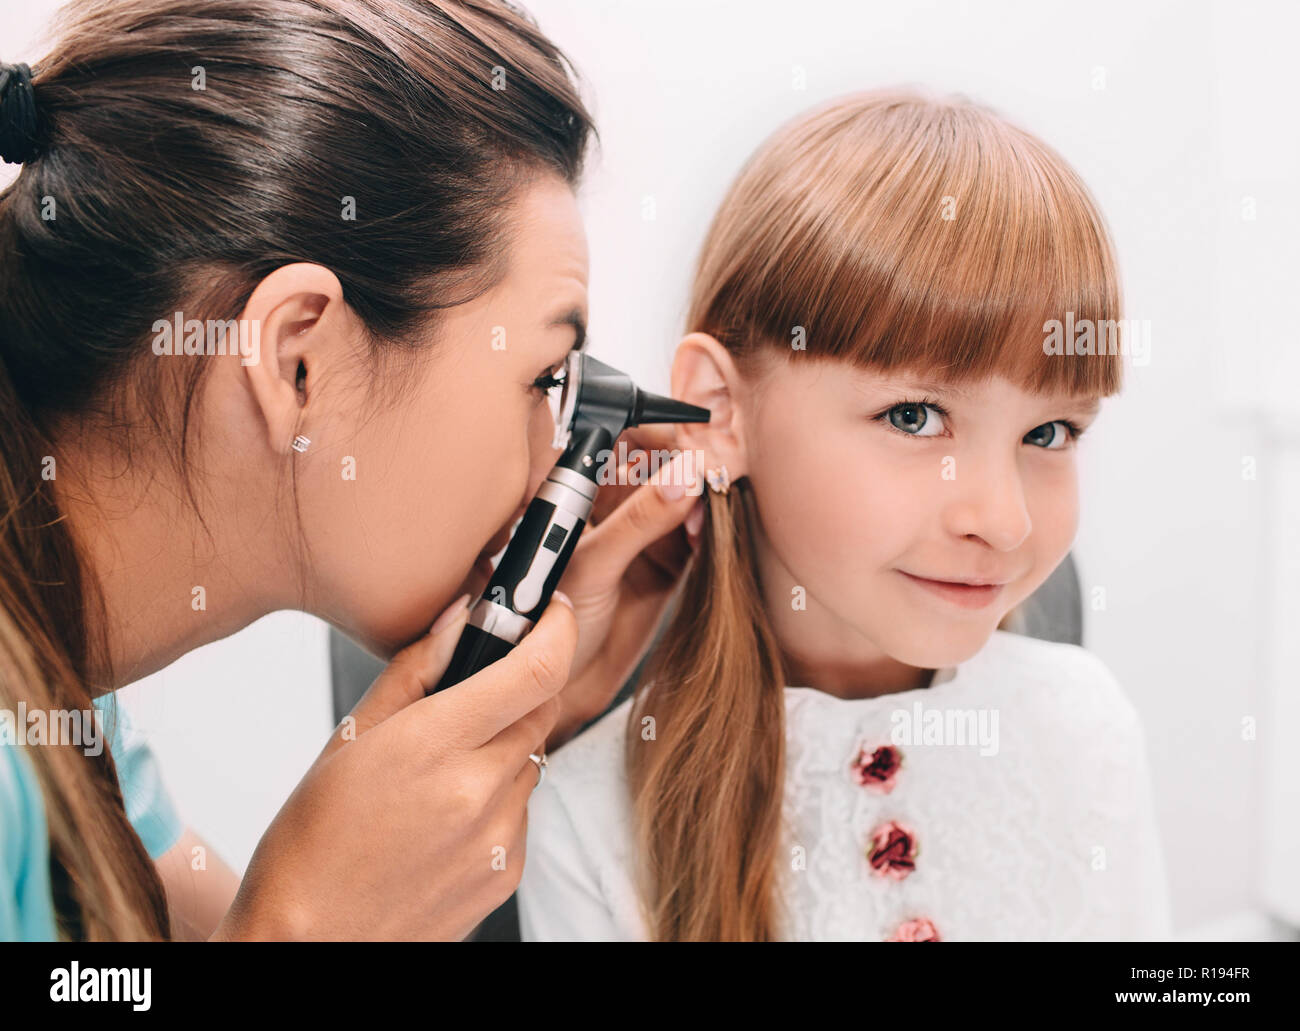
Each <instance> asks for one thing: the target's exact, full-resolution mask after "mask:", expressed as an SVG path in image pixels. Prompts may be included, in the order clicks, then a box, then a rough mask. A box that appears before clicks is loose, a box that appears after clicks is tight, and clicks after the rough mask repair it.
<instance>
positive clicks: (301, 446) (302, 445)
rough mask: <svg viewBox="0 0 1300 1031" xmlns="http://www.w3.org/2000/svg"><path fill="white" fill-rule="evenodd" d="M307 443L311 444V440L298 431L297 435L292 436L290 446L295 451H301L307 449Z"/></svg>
mask: <svg viewBox="0 0 1300 1031" xmlns="http://www.w3.org/2000/svg"><path fill="white" fill-rule="evenodd" d="M309 444H311V441H310V440H308V439H307V438H306V437H304V436H303V435H302V434H301V433H299V434H298V436H296V437H294V438H293V445H292V447H293V449H294V450H295V451H298V452H302V451H306V450H307V447H308V445H309Z"/></svg>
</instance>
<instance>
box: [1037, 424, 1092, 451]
mask: <svg viewBox="0 0 1300 1031" xmlns="http://www.w3.org/2000/svg"><path fill="white" fill-rule="evenodd" d="M1057 427H1060V428H1059V429H1058V428H1057ZM1082 433H1083V431H1082V430H1080V429H1079V427H1078V426H1076V425H1075V424H1074V423H1072V422H1070V421H1069V420H1068V419H1057V420H1056V421H1055V422H1045V423H1043V425H1041V426H1038V427H1036V428H1034V429H1032V430H1030V431H1029V432H1028V433H1026V434H1025V440H1027V441H1028V442H1029V443H1030V444H1036V445H1037V446H1039V447H1041V448H1042V449H1043V450H1044V451H1060V450H1062V449H1064V448H1066V447H1068V446H1069V444H1070V441H1072V440H1078V439H1079V437H1080V436H1081V435H1082Z"/></svg>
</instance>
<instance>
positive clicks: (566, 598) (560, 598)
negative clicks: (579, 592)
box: [551, 591, 573, 609]
mask: <svg viewBox="0 0 1300 1031" xmlns="http://www.w3.org/2000/svg"><path fill="white" fill-rule="evenodd" d="M551 597H552V598H555V599H556V600H557V601H561V602H563V603H564V604H565V605H567V606H569V608H570V609H572V608H573V601H572V599H570V598H569V596H568V595H567V594H565V593H564V592H563V591H555V592H554V593H553V594H552V595H551Z"/></svg>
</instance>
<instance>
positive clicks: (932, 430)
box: [876, 401, 948, 437]
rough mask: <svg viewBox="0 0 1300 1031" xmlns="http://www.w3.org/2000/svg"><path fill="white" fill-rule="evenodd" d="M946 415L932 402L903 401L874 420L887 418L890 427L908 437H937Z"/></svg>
mask: <svg viewBox="0 0 1300 1031" xmlns="http://www.w3.org/2000/svg"><path fill="white" fill-rule="evenodd" d="M931 412H933V413H934V414H933V415H931V414H929V413H931ZM947 414H948V413H947V412H945V411H944V410H943V409H942V408H941V407H939V405H937V404H934V403H933V402H929V401H904V402H903V403H902V404H897V405H894V407H893V408H890V409H889V410H888V411H886V412H884V413H882V415H878V416H876V418H877V419H880V418H884V417H888V419H889V423H890V425H891V426H893V427H894V428H895V429H896V430H898V431H899V432H900V433H905V434H906V435H907V436H909V437H937V436H939V435H940V434H942V433H943V419H944V417H945V416H946V415H947Z"/></svg>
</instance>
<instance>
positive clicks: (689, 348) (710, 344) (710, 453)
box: [672, 333, 749, 481]
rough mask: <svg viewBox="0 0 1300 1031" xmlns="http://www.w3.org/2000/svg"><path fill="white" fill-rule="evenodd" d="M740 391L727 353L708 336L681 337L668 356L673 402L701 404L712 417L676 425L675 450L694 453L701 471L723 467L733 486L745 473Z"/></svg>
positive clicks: (740, 384) (742, 389)
mask: <svg viewBox="0 0 1300 1031" xmlns="http://www.w3.org/2000/svg"><path fill="white" fill-rule="evenodd" d="M745 389H746V385H745V382H744V380H743V378H742V377H741V375H740V372H739V370H738V369H737V368H736V363H735V362H734V361H732V358H731V354H730V352H729V351H728V350H727V349H726V348H725V347H723V346H722V345H721V344H720V343H718V341H717V340H716V339H715V338H713V337H711V336H709V335H708V334H707V333H688V334H687V335H686V336H685V337H683V338H682V341H681V343H679V344H678V345H677V354H676V355H675V356H674V357H673V371H672V393H673V397H675V398H677V399H678V400H679V401H686V402H689V403H690V404H693V405H701V406H703V407H704V408H707V409H709V410H710V411H711V412H712V413H713V416H712V418H711V419H710V420H709V421H708V422H706V423H704V422H688V423H679V424H677V427H676V429H677V442H678V446H679V447H681V448H682V449H683V450H690V451H697V452H699V453H700V457H701V462H702V464H703V467H704V468H705V469H707V468H711V467H716V466H719V465H725V466H726V467H727V474H728V476H729V478H730V479H731V480H733V481H734V480H738V479H739V478H740V477H742V476H746V475H748V473H749V456H748V451H747V448H746V437H745V432H746V427H745V425H744V416H743V412H742V407H743V405H742V403H741V402H742V401H743V400H744V396H745Z"/></svg>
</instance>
